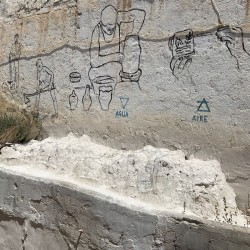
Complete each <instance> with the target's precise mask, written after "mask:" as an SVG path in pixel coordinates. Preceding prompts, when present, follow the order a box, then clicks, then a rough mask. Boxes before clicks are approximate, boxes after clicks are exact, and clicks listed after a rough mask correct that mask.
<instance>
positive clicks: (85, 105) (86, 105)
mask: <svg viewBox="0 0 250 250" xmlns="http://www.w3.org/2000/svg"><path fill="white" fill-rule="evenodd" d="M82 104H83V110H84V111H88V110H89V109H90V107H91V105H92V98H91V95H90V86H89V85H87V86H86V88H85V93H84V95H83V98H82Z"/></svg>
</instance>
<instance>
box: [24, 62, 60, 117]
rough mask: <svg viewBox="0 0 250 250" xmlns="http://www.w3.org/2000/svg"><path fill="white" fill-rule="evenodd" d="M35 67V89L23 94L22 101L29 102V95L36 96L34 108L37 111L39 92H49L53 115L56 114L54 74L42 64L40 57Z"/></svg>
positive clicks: (55, 115)
mask: <svg viewBox="0 0 250 250" xmlns="http://www.w3.org/2000/svg"><path fill="white" fill-rule="evenodd" d="M36 67H37V80H38V83H37V90H36V91H35V92H33V93H31V94H24V102H25V104H27V103H29V102H30V97H33V96H35V97H36V108H37V110H38V111H39V105H40V98H41V94H44V93H47V92H49V93H50V96H51V99H52V102H53V107H54V111H55V113H54V114H53V117H57V116H58V106H57V100H56V88H55V83H54V74H53V72H52V71H51V70H50V69H49V68H48V67H46V66H44V65H43V62H42V59H38V60H37V62H36Z"/></svg>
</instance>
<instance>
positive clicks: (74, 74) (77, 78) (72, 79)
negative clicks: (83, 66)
mask: <svg viewBox="0 0 250 250" xmlns="http://www.w3.org/2000/svg"><path fill="white" fill-rule="evenodd" d="M81 78H82V76H81V74H80V73H79V72H72V73H70V74H69V80H70V82H71V83H77V82H80V81H81Z"/></svg>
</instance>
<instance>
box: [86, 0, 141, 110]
mask: <svg viewBox="0 0 250 250" xmlns="http://www.w3.org/2000/svg"><path fill="white" fill-rule="evenodd" d="M145 16H146V12H145V11H144V10H141V9H131V10H128V11H117V10H116V9H115V7H114V6H112V5H108V6H106V7H105V8H104V9H103V10H102V12H101V19H100V22H99V23H98V24H97V25H96V26H95V28H94V30H93V33H92V38H91V44H90V65H91V68H90V70H89V73H88V75H89V80H90V82H91V87H92V88H93V90H94V93H96V94H98V95H99V97H98V98H99V102H100V104H101V103H102V102H103V101H100V100H103V96H104V95H105V98H104V99H105V100H106V98H108V99H110V101H108V102H107V103H109V104H110V102H111V100H112V96H113V93H114V90H115V87H116V85H117V83H119V82H122V81H131V82H137V83H138V86H140V85H139V79H140V77H141V74H142V71H141V69H140V56H141V46H140V39H139V32H140V31H141V29H142V26H143V24H144V21H145ZM111 89H112V93H110V90H111ZM100 94H101V95H102V96H101V97H100ZM106 101H107V100H106ZM107 107H109V105H106V104H105V105H102V104H101V108H102V109H103V110H107Z"/></svg>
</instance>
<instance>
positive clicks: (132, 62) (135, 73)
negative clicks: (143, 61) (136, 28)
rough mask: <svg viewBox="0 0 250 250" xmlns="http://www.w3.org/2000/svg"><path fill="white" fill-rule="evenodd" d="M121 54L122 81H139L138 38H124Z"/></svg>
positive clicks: (139, 52) (139, 47)
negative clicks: (122, 57) (122, 55)
mask: <svg viewBox="0 0 250 250" xmlns="http://www.w3.org/2000/svg"><path fill="white" fill-rule="evenodd" d="M123 53H124V60H123V64H122V67H123V70H122V72H121V73H120V76H121V78H122V80H124V79H128V80H131V81H139V78H140V76H141V70H140V68H139V67H140V56H141V46H140V40H139V36H137V35H131V36H127V37H126V39H125V43H124V49H123Z"/></svg>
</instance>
